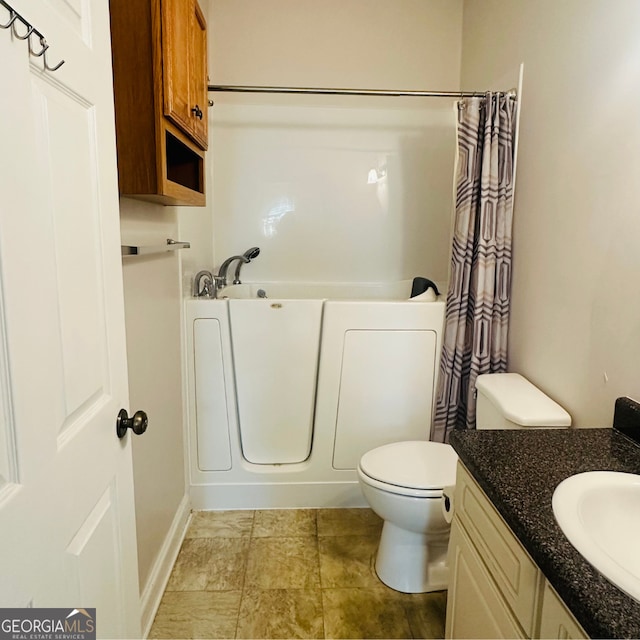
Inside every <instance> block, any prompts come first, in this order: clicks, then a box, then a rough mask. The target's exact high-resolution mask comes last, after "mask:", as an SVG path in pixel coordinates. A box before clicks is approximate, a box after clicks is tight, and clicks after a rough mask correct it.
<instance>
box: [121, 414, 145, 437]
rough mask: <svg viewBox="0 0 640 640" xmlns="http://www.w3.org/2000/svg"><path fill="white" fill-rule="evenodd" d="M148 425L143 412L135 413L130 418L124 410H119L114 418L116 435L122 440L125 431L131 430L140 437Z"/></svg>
mask: <svg viewBox="0 0 640 640" xmlns="http://www.w3.org/2000/svg"><path fill="white" fill-rule="evenodd" d="M148 424H149V418H147V414H146V413H145V412H144V411H136V412H135V413H134V414H133V415H132V416H131V417H129V414H128V413H127V410H126V409H120V411H119V412H118V417H117V418H116V434H117V435H118V438H124V437H125V435H126V433H127V429H131V431H133V433H135V434H136V435H137V436H141V435H142V434H143V433H144V432H145V431H146V430H147V426H148Z"/></svg>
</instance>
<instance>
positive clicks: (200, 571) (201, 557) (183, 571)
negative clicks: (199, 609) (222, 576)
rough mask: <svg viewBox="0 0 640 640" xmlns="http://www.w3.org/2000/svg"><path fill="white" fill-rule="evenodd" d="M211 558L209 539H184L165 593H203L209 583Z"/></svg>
mask: <svg viewBox="0 0 640 640" xmlns="http://www.w3.org/2000/svg"><path fill="white" fill-rule="evenodd" d="M211 557H212V548H211V540H210V539H207V538H193V539H185V540H184V542H183V543H182V547H181V549H180V553H179V554H178V559H177V560H176V563H175V565H174V567H173V571H172V572H171V576H170V578H169V582H168V583H167V591H203V590H204V589H205V587H206V586H207V582H208V581H209V561H210V559H211Z"/></svg>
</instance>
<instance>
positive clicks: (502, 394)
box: [476, 373, 571, 427]
mask: <svg viewBox="0 0 640 640" xmlns="http://www.w3.org/2000/svg"><path fill="white" fill-rule="evenodd" d="M476 389H477V390H478V393H479V394H482V395H484V396H486V398H487V399H488V400H489V401H490V402H491V404H493V405H494V406H495V407H496V408H497V409H498V410H499V411H500V412H501V413H502V415H503V416H504V417H505V418H507V420H511V422H513V423H515V424H518V425H520V426H523V427H536V426H537V427H569V426H571V416H570V415H569V414H568V413H567V412H566V411H565V410H564V409H563V408H562V407H561V406H560V405H559V404H558V403H557V402H554V401H553V400H552V399H551V398H550V397H549V396H548V395H546V394H545V393H543V392H542V391H540V389H538V387H536V386H534V385H533V384H531V382H529V381H528V380H527V379H526V378H525V377H523V376H521V375H520V374H519V373H487V374H482V375H479V376H478V378H477V379H476Z"/></svg>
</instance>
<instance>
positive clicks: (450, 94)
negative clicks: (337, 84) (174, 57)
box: [208, 84, 516, 98]
mask: <svg viewBox="0 0 640 640" xmlns="http://www.w3.org/2000/svg"><path fill="white" fill-rule="evenodd" d="M208 90H209V91H218V92H224V93H313V94H323V95H339V96H395V97H401V96H413V97H418V98H474V97H482V96H484V94H485V92H484V91H395V90H390V89H324V88H319V87H318V88H314V87H250V86H237V85H224V84H210V85H209V87H208ZM507 93H508V95H512V96H515V95H516V90H515V89H511V90H510V91H508V92H507Z"/></svg>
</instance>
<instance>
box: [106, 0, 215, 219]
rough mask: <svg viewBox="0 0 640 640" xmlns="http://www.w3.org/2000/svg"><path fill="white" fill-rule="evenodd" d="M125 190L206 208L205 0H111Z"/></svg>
mask: <svg viewBox="0 0 640 640" xmlns="http://www.w3.org/2000/svg"><path fill="white" fill-rule="evenodd" d="M110 14H111V45H112V57H113V86H114V101H115V116H116V142H117V147H118V178H119V185H120V194H121V195H123V196H128V197H134V198H141V199H144V200H150V201H153V202H159V203H161V204H167V205H194V206H204V205H205V170H204V161H205V150H206V148H207V134H208V128H207V122H208V119H207V111H208V109H207V105H208V99H207V83H208V79H207V62H206V60H207V26H206V21H205V18H204V15H203V13H202V11H201V9H200V7H199V5H198V3H197V0H110Z"/></svg>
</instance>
